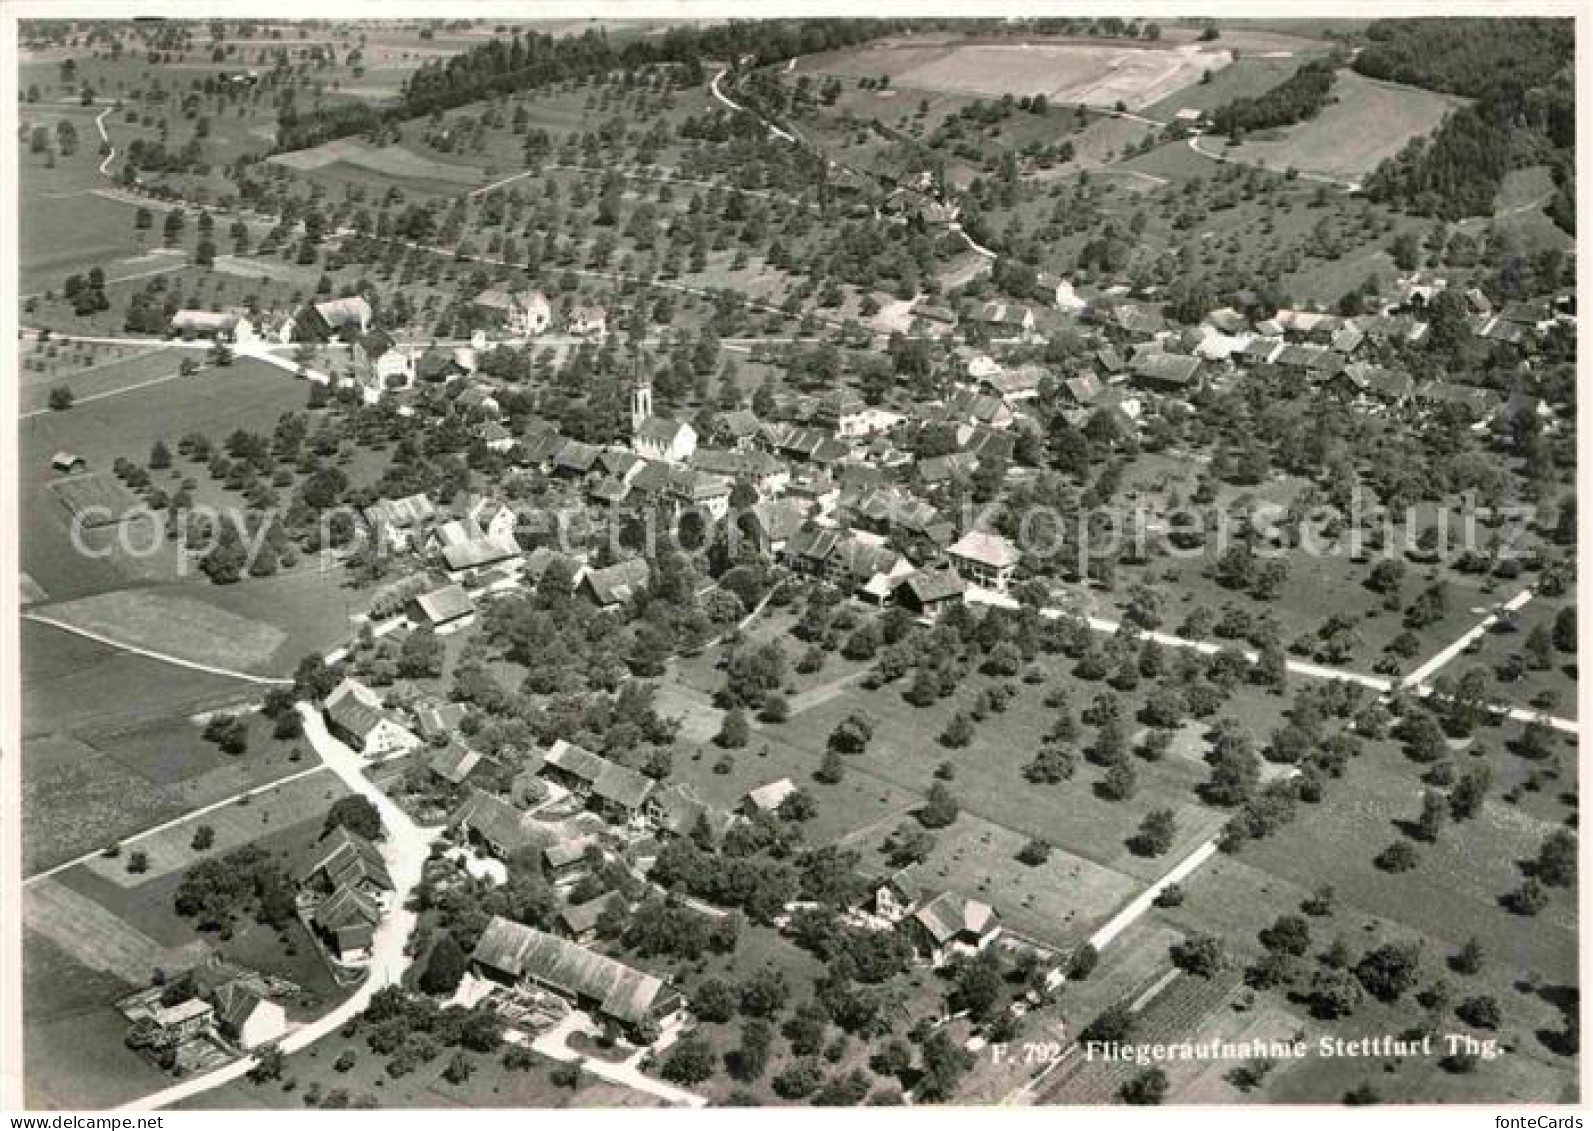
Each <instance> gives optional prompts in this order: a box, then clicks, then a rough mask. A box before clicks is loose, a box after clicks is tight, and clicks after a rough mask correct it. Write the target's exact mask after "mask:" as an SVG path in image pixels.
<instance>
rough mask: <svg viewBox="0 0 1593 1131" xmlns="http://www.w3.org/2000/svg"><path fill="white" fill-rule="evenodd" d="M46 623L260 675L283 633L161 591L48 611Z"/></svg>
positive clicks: (122, 593)
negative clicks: (61, 624) (66, 626)
mask: <svg viewBox="0 0 1593 1131" xmlns="http://www.w3.org/2000/svg"><path fill="white" fill-rule="evenodd" d="M48 615H49V616H50V618H51V619H53V620H58V621H61V622H63V623H65V624H68V625H71V626H73V627H75V628H81V629H83V630H85V631H87V632H92V633H93V634H94V635H96V636H103V637H105V638H106V639H107V640H113V641H118V642H122V643H126V644H132V645H136V646H138V647H141V648H147V649H149V650H151V651H155V652H164V653H167V654H168V655H173V656H180V657H181V658H183V659H185V660H191V661H193V662H195V663H201V664H208V665H211V666H214V667H225V668H232V669H235V670H243V671H249V672H256V673H258V672H264V671H267V670H270V669H271V668H272V667H277V668H280V667H281V666H282V664H281V663H280V662H279V663H276V664H274V665H273V663H272V661H273V660H277V661H280V660H281V659H282V657H281V656H279V655H278V653H279V650H280V649H281V646H282V643H283V642H284V641H285V640H286V639H287V633H285V632H283V631H282V629H280V628H277V627H276V626H275V625H272V624H268V623H263V622H261V621H255V620H250V619H247V618H245V617H240V616H236V615H234V614H233V613H229V612H226V611H224V610H222V609H218V608H216V607H215V606H214V605H210V604H207V603H205V602H202V601H197V600H194V599H193V598H191V597H183V596H177V595H174V594H172V593H171V592H169V591H168V590H166V589H119V590H117V591H115V592H113V593H99V594H96V595H95V596H92V597H81V598H79V599H78V600H76V601H67V602H65V603H63V604H57V605H51V606H49V614H48Z"/></svg>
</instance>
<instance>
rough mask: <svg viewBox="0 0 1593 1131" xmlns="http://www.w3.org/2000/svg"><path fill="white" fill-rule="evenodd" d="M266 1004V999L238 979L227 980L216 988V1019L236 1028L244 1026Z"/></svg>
mask: <svg viewBox="0 0 1593 1131" xmlns="http://www.w3.org/2000/svg"><path fill="white" fill-rule="evenodd" d="M264 1004H265V999H264V998H262V997H260V996H259V995H258V994H256V993H255V992H254V991H253V990H251V989H249V988H248V987H247V986H244V985H242V984H240V983H238V982H236V981H233V982H226V983H224V984H223V985H221V986H220V987H218V988H217V990H216V995H215V1006H216V1020H217V1021H219V1022H220V1023H221V1024H223V1025H227V1026H230V1027H231V1028H233V1029H234V1030H237V1029H241V1028H243V1026H244V1024H245V1023H246V1022H247V1021H248V1020H249V1018H250V1017H252V1016H254V1011H255V1010H257V1009H259V1008H260V1007H261V1006H262V1005H264Z"/></svg>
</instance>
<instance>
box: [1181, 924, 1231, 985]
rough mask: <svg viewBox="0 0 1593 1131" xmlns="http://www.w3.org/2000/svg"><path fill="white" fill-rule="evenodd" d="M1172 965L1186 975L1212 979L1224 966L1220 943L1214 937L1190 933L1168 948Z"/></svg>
mask: <svg viewBox="0 0 1593 1131" xmlns="http://www.w3.org/2000/svg"><path fill="white" fill-rule="evenodd" d="M1167 953H1168V956H1169V957H1170V958H1171V959H1172V960H1173V965H1174V966H1177V967H1178V968H1179V969H1180V970H1182V971H1184V972H1185V973H1187V974H1195V975H1197V976H1199V977H1202V978H1211V977H1214V976H1215V975H1216V974H1217V973H1218V971H1220V970H1221V969H1222V967H1223V964H1224V960H1225V959H1224V954H1223V948H1222V941H1221V940H1220V939H1218V938H1217V937H1216V936H1215V935H1207V934H1201V933H1199V932H1195V933H1192V934H1190V935H1188V936H1187V937H1185V938H1183V939H1180V940H1179V941H1178V942H1176V943H1174V944H1173V945H1172V946H1171V947H1169V948H1168V951H1167Z"/></svg>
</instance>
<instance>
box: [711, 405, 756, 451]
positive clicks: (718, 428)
mask: <svg viewBox="0 0 1593 1131" xmlns="http://www.w3.org/2000/svg"><path fill="white" fill-rule="evenodd" d="M761 429H762V422H761V421H759V420H758V418H757V416H756V415H754V414H753V413H752V412H751V411H750V410H748V409H744V408H736V409H731V410H730V411H728V412H720V413H716V414H715V415H714V418H713V426H712V428H711V429H710V430H709V439H711V440H712V441H713V442H714V443H716V444H723V445H727V446H729V447H732V448H737V449H746V448H750V447H751V446H752V445H753V444H754V443H755V442H756V441H757V439H758V435H759V432H760V430H761Z"/></svg>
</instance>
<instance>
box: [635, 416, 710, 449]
mask: <svg viewBox="0 0 1593 1131" xmlns="http://www.w3.org/2000/svg"><path fill="white" fill-rule="evenodd" d="M694 431H695V429H694V428H692V426H691V425H690V424H687V423H686V422H685V421H684V420H674V419H672V418H670V417H667V416H649V417H648V418H647V419H646V420H644V421H642V422H641V424H640V425H638V426H637V428H636V438H637V439H638V440H647V441H650V442H651V443H655V444H673V443H674V442H675V441H676V439H678V438H679V437H681V436H685V435H687V434H689V433H692V432H694Z"/></svg>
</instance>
